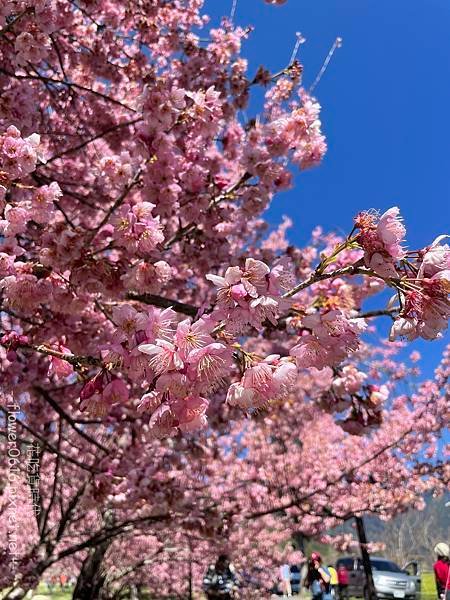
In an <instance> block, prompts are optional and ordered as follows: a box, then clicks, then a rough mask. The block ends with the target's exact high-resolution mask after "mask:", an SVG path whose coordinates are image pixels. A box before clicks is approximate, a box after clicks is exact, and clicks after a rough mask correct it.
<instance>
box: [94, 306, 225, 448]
mask: <svg viewBox="0 0 450 600" xmlns="http://www.w3.org/2000/svg"><path fill="white" fill-rule="evenodd" d="M113 321H114V323H115V324H116V325H117V329H116V332H115V334H114V340H115V344H113V345H112V346H109V347H107V348H105V350H104V351H103V352H102V356H103V360H104V362H105V363H108V364H115V365H118V364H121V365H122V367H123V369H124V372H125V373H126V374H127V376H128V377H129V378H130V379H131V380H136V379H137V380H139V381H142V382H143V384H142V385H145V384H146V385H147V387H148V388H149V391H148V392H147V393H146V394H144V395H143V396H142V398H141V401H140V403H139V406H138V408H139V410H140V411H143V412H145V413H150V415H151V418H150V422H149V426H150V429H151V432H152V434H153V435H155V436H157V437H161V436H166V435H172V434H174V433H175V432H176V431H177V430H178V429H179V430H182V431H193V430H194V429H198V428H201V427H204V426H205V425H206V422H207V421H206V415H205V413H206V409H207V407H208V400H207V399H206V398H204V395H205V394H208V393H210V392H212V391H214V390H215V388H216V387H218V386H219V385H221V383H222V379H223V378H224V377H225V376H227V375H228V374H229V372H230V370H231V368H232V350H231V348H229V347H227V346H225V345H224V344H221V343H218V342H215V341H214V338H213V337H212V335H211V334H212V331H213V329H214V327H215V325H216V322H215V321H213V320H211V319H209V318H208V317H204V318H201V319H199V320H197V321H195V322H194V323H192V322H191V321H190V320H189V319H185V320H184V321H181V322H177V319H176V314H175V313H174V312H173V311H172V310H171V309H166V310H162V311H161V310H158V309H153V308H151V307H149V309H148V311H147V312H142V311H138V310H136V309H135V308H134V307H133V306H131V305H129V304H122V305H120V306H117V307H116V308H115V309H114V311H113ZM104 378H105V375H101V373H100V374H97V375H96V376H95V377H94V379H93V380H91V381H90V382H89V388H88V391H89V399H90V403H89V408H92V410H93V411H96V410H98V409H97V408H96V403H97V402H100V405H101V410H102V411H103V410H104V407H105V406H106V404H105V401H104V399H103V397H104V392H103V389H104V384H105V381H104ZM119 381H121V380H119ZM112 383H114V381H113V382H112ZM119 385H120V386H121V389H122V390H124V387H123V382H122V383H120V384H119V383H117V382H116V383H114V386H116V387H117V388H118V387H119ZM83 389H85V388H83ZM105 389H106V388H105ZM107 391H109V388H107ZM91 392H92V393H91ZM100 392H101V397H99V396H98V394H99V393H100ZM95 394H97V395H95ZM82 395H83V396H86V391H84V392H83V394H82ZM91 398H92V399H91ZM82 399H83V398H82ZM107 404H111V402H110V401H109V400H108V403H107Z"/></svg>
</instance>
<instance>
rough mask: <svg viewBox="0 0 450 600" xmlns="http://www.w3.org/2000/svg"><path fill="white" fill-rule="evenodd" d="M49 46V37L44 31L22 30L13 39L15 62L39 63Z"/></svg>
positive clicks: (20, 63) (21, 63) (22, 63)
mask: <svg viewBox="0 0 450 600" xmlns="http://www.w3.org/2000/svg"><path fill="white" fill-rule="evenodd" d="M50 47H51V45H50V38H49V36H48V35H46V34H45V33H42V32H40V31H35V32H33V33H30V32H28V31H23V32H22V33H21V34H19V35H18V36H17V38H16V41H15V51H16V61H17V64H18V65H24V64H26V63H27V62H30V63H33V64H36V63H39V62H40V61H41V60H42V59H44V58H45V57H46V56H47V54H48V51H49V49H50Z"/></svg>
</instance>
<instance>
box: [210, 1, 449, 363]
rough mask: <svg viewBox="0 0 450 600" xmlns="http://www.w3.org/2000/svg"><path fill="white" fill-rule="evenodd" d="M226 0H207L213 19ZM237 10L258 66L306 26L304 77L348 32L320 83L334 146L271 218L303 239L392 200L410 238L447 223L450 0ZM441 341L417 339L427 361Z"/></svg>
mask: <svg viewBox="0 0 450 600" xmlns="http://www.w3.org/2000/svg"><path fill="white" fill-rule="evenodd" d="M231 5H232V0H206V2H205V8H206V12H207V13H208V14H210V15H211V16H212V18H213V24H216V23H217V19H218V18H219V16H221V15H222V14H229V12H230V9H231ZM235 21H236V22H237V23H239V24H240V25H243V26H246V25H253V26H254V27H255V30H254V31H253V33H252V34H251V36H250V38H249V40H248V41H247V42H245V44H244V48H243V56H244V57H245V58H247V59H248V60H249V64H250V69H249V70H250V73H251V74H253V73H254V72H255V71H256V69H257V67H258V66H259V65H260V64H264V65H265V66H266V67H267V68H269V69H270V70H271V71H274V72H275V71H278V70H279V69H280V68H282V67H284V66H286V64H287V63H288V61H289V57H290V55H291V52H292V49H293V46H294V43H295V32H296V31H300V32H301V33H302V34H303V35H304V37H305V38H306V43H305V44H303V45H302V46H301V49H300V53H299V58H300V60H301V62H302V63H303V65H304V68H305V72H304V84H305V87H308V86H309V85H310V84H311V83H312V82H313V81H314V79H315V76H316V75H317V73H318V71H319V69H320V67H321V65H322V63H323V60H324V58H325V56H326V55H327V53H328V50H329V48H330V47H331V45H332V43H333V41H334V40H335V38H336V37H337V36H341V37H342V38H343V45H342V48H340V49H339V50H337V52H336V53H335V55H334V57H333V60H332V62H331V64H330V66H329V67H328V70H327V72H326V73H325V75H324V76H323V78H322V80H321V82H320V83H319V85H318V87H317V88H316V90H315V95H316V96H317V98H318V100H319V102H320V103H321V104H322V107H323V111H322V123H323V129H324V132H325V134H326V136H327V142H328V146H329V150H328V154H327V156H326V158H325V161H324V162H323V164H322V165H321V166H320V167H318V168H316V169H313V170H311V171H307V172H304V173H301V174H298V175H297V177H296V181H295V187H294V189H293V190H291V191H289V192H285V193H283V194H280V195H278V196H277V197H276V198H275V200H274V202H273V205H272V207H271V209H270V210H269V213H268V215H267V216H268V220H269V221H270V222H271V223H276V222H278V221H279V220H280V219H281V216H282V215H283V214H288V215H289V216H290V217H291V218H293V220H294V228H293V229H292V230H291V232H290V236H289V237H290V239H291V240H292V241H293V242H295V243H298V244H301V243H304V242H305V241H307V240H308V239H309V236H310V232H311V230H312V229H313V228H314V227H315V225H317V224H320V225H322V226H323V227H324V229H326V230H330V229H334V230H336V229H337V230H341V231H346V232H347V231H349V229H351V223H352V218H353V216H354V215H355V214H356V213H357V212H358V211H359V210H362V209H368V208H377V209H381V210H385V209H386V208H389V207H390V206H393V205H397V206H399V207H400V209H401V212H402V214H403V216H404V219H405V224H406V227H407V230H408V246H409V248H411V249H415V248H418V247H420V246H424V245H425V244H427V243H429V242H430V241H431V240H433V239H434V238H435V237H436V236H437V235H439V234H441V233H445V232H448V231H450V208H449V207H450V152H449V140H450V77H449V71H450V69H449V57H450V2H449V1H448V0H376V1H373V0H288V1H287V3H286V4H285V5H283V6H280V7H274V6H269V5H267V4H265V3H264V2H263V0H238V3H237V11H236V17H235ZM387 324H388V323H387V322H386V325H387ZM446 341H447V342H448V341H449V339H448V336H447V340H446ZM443 346H444V343H442V342H437V343H436V342H434V343H432V344H430V343H422V342H418V343H415V344H414V347H415V348H417V349H419V350H420V351H421V352H422V353H423V361H422V367H423V370H424V372H425V373H427V374H431V371H432V368H433V367H434V366H435V365H436V363H437V361H438V360H439V354H440V352H441V351H442V348H443Z"/></svg>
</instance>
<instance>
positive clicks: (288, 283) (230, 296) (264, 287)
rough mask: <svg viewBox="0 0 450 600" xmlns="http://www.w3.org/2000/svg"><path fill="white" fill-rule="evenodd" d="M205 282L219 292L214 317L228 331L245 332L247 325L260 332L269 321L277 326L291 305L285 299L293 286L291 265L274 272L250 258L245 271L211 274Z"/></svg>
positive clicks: (282, 265) (282, 264)
mask: <svg viewBox="0 0 450 600" xmlns="http://www.w3.org/2000/svg"><path fill="white" fill-rule="evenodd" d="M206 279H208V280H209V281H211V282H212V283H213V284H214V285H215V286H216V287H217V288H218V290H217V305H218V307H219V310H218V311H217V312H216V313H215V317H216V318H218V319H223V320H225V321H226V328H227V330H229V331H233V332H239V331H242V330H243V328H244V327H245V326H246V325H248V324H250V325H252V326H253V327H255V328H257V329H259V328H261V327H262V324H263V322H264V321H266V320H268V321H270V323H272V325H276V324H277V317H278V316H279V314H280V313H282V312H283V311H285V310H286V309H287V308H288V307H289V305H290V302H289V301H288V300H286V299H284V298H283V297H282V293H283V292H284V291H287V290H288V289H290V287H292V285H293V274H292V270H291V265H290V263H289V262H288V261H280V262H279V263H278V264H277V265H276V266H275V267H274V268H273V269H272V270H271V269H270V268H269V267H268V266H267V265H266V264H265V263H264V262H262V261H260V260H255V259H253V258H247V259H246V261H245V266H244V268H243V269H241V268H240V267H228V269H227V270H226V272H225V275H224V277H221V276H219V275H212V274H208V275H206Z"/></svg>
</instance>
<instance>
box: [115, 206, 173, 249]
mask: <svg viewBox="0 0 450 600" xmlns="http://www.w3.org/2000/svg"><path fill="white" fill-rule="evenodd" d="M154 208H155V205H154V204H152V203H151V202H138V203H136V204H134V205H133V206H131V205H130V204H124V205H123V206H121V208H120V209H119V210H118V211H117V213H116V214H115V216H114V218H113V220H112V224H113V226H114V231H113V237H114V239H115V241H116V242H117V243H118V244H119V245H121V246H123V247H124V248H126V249H127V250H128V251H129V252H131V253H135V254H138V255H139V256H147V255H148V254H150V253H151V252H152V251H153V250H155V248H156V247H157V245H158V244H160V243H161V242H163V241H164V234H163V232H162V227H161V223H160V218H159V216H157V217H153V216H152V210H153V209H154Z"/></svg>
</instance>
